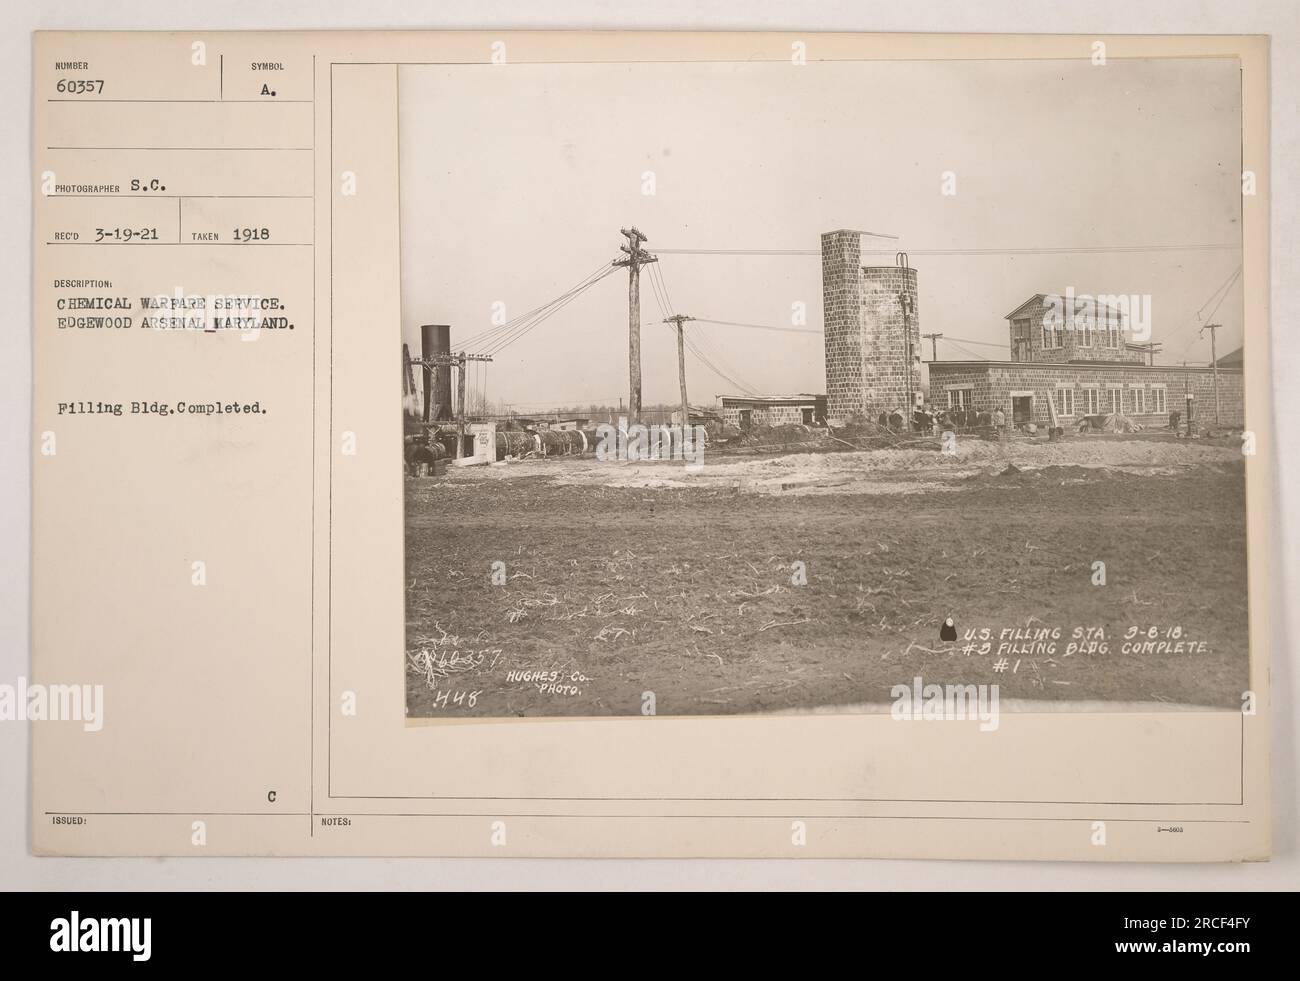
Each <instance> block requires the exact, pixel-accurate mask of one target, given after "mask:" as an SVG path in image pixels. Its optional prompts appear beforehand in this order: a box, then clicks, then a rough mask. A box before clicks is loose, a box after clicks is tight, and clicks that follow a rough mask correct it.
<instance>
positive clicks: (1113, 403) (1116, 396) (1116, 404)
mask: <svg viewBox="0 0 1300 981" xmlns="http://www.w3.org/2000/svg"><path fill="white" fill-rule="evenodd" d="M1106 395H1107V396H1108V398H1107V399H1106V405H1107V409H1106V411H1108V412H1110V413H1111V414H1112V415H1118V414H1119V412H1120V390H1119V389H1118V388H1108V389H1106Z"/></svg>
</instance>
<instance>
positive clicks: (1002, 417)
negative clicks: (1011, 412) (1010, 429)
mask: <svg viewBox="0 0 1300 981" xmlns="http://www.w3.org/2000/svg"><path fill="white" fill-rule="evenodd" d="M1006 424H1007V414H1006V413H1005V412H1003V411H1002V409H1001V408H997V409H994V410H993V428H994V429H995V430H996V431H997V434H998V438H999V439H1001V438H1002V431H1003V428H1004V427H1005V426H1006Z"/></svg>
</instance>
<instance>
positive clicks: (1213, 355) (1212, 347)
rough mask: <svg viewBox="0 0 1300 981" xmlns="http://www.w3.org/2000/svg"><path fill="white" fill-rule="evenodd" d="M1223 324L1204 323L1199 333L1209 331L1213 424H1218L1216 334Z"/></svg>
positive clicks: (1217, 355) (1217, 352)
mask: <svg viewBox="0 0 1300 981" xmlns="http://www.w3.org/2000/svg"><path fill="white" fill-rule="evenodd" d="M1222 326H1223V324H1206V325H1205V326H1204V327H1202V328H1201V334H1202V336H1204V334H1205V332H1206V331H1207V330H1208V331H1209V332H1210V366H1211V368H1213V370H1214V424H1215V425H1216V426H1217V425H1219V351H1218V344H1217V337H1216V334H1217V333H1218V330H1219V328H1220V327H1222Z"/></svg>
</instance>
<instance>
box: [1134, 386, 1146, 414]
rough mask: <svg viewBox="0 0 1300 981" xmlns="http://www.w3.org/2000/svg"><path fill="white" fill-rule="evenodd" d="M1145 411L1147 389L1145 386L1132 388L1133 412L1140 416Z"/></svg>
mask: <svg viewBox="0 0 1300 981" xmlns="http://www.w3.org/2000/svg"><path fill="white" fill-rule="evenodd" d="M1146 411H1147V390H1146V389H1145V388H1135V389H1133V414H1134V415H1138V416H1142V415H1146Z"/></svg>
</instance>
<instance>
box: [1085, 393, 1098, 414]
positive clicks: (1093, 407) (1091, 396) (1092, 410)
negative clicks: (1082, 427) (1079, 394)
mask: <svg viewBox="0 0 1300 981" xmlns="http://www.w3.org/2000/svg"><path fill="white" fill-rule="evenodd" d="M1083 402H1084V405H1085V406H1086V409H1085V411H1086V412H1087V414H1088V415H1090V416H1095V415H1096V414H1097V410H1098V407H1099V404H1100V400H1099V398H1098V392H1097V390H1096V389H1095V388H1085V389H1084V390H1083Z"/></svg>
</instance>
